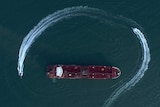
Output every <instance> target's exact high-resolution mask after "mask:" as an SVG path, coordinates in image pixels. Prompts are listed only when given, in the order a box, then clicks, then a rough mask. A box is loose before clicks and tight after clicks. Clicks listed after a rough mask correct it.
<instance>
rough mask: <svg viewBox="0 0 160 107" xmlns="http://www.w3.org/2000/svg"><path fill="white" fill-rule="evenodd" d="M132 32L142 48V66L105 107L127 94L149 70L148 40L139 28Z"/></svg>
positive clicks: (108, 100)
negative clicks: (121, 95)
mask: <svg viewBox="0 0 160 107" xmlns="http://www.w3.org/2000/svg"><path fill="white" fill-rule="evenodd" d="M132 31H133V32H134V34H135V35H136V36H137V38H138V39H139V41H140V44H141V48H142V53H143V56H142V64H141V66H140V68H139V70H138V72H137V73H136V75H135V76H134V77H133V78H132V79H131V80H130V81H129V82H127V83H126V84H124V85H122V86H120V87H119V88H117V89H116V90H115V91H114V92H113V93H112V94H111V96H110V97H109V98H108V99H107V100H106V101H105V103H104V105H103V107H110V105H111V104H112V103H113V102H114V101H115V100H116V99H117V98H118V97H119V96H120V94H122V93H124V92H126V91H127V90H129V89H131V87H133V86H134V85H135V84H136V83H138V82H139V80H140V79H141V78H142V77H143V76H144V73H145V72H146V71H147V69H148V64H149V62H150V50H149V47H148V43H147V40H146V39H145V36H144V34H143V33H142V32H141V31H140V30H139V29H137V28H132Z"/></svg>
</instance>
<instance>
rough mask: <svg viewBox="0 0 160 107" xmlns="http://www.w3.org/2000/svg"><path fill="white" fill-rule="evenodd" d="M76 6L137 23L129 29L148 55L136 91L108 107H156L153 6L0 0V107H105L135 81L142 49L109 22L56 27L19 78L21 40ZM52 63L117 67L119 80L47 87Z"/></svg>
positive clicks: (158, 53) (159, 80)
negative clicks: (44, 21) (141, 37)
mask: <svg viewBox="0 0 160 107" xmlns="http://www.w3.org/2000/svg"><path fill="white" fill-rule="evenodd" d="M74 6H88V7H94V8H98V9H101V10H103V11H105V12H106V13H109V14H112V16H115V17H117V18H120V17H122V16H123V17H126V19H127V20H129V19H131V20H132V21H135V23H137V25H138V26H137V25H135V26H134V27H138V28H139V29H140V30H141V31H142V32H143V33H144V35H145V38H146V40H147V42H148V45H149V49H150V54H151V60H150V63H149V66H148V70H147V71H146V72H145V74H144V76H143V77H142V78H141V79H140V81H139V82H138V83H137V84H136V85H135V86H133V87H131V88H130V89H129V88H126V89H125V90H128V91H126V92H123V93H121V94H119V95H118V97H117V99H116V100H115V101H113V102H112V103H111V105H110V106H111V107H159V106H160V68H159V66H160V62H159V59H160V49H159V48H160V30H159V29H160V25H159V24H160V20H159V19H160V12H159V10H160V1H158V0H155V1H151V0H150V1H144V0H143V1H138V2H137V1H129V0H123V1H118V2H117V1H112V0H110V1H108V0H101V1H98V0H77V1H76V0H66V1H65V0H48V1H46V0H39V1H36V0H26V1H23V0H12V1H9V0H5V1H0V60H1V61H0V107H107V104H106V103H105V101H107V99H108V98H109V97H110V96H112V94H114V93H113V92H115V90H116V89H118V88H119V87H120V86H123V85H124V84H125V83H127V82H128V81H130V80H131V79H132V78H133V77H134V76H135V75H136V73H137V72H138V69H139V67H140V66H141V62H142V56H143V51H142V49H141V45H140V43H139V39H137V37H136V36H135V34H134V33H133V32H132V31H131V30H129V29H128V28H125V27H124V26H122V25H123V24H121V25H120V24H119V22H118V21H117V22H116V21H115V20H114V19H112V18H111V19H110V20H112V21H113V22H114V23H111V22H110V21H107V22H104V21H103V20H100V19H96V18H91V17H87V16H75V17H71V18H68V19H64V20H61V21H59V22H57V23H56V24H55V25H54V26H51V27H49V28H47V29H46V30H45V31H44V32H43V33H42V34H41V36H40V37H39V38H38V39H37V40H36V41H35V42H34V43H33V45H32V47H31V48H30V50H29V52H28V54H27V56H26V59H25V62H24V64H25V67H24V76H23V78H22V79H21V78H20V77H19V76H18V71H17V63H18V52H19V48H20V45H21V43H22V41H23V38H24V37H25V36H26V35H27V34H28V33H29V31H30V30H31V29H33V27H34V26H36V25H37V24H38V23H39V21H40V20H41V19H43V18H44V17H46V16H47V15H48V14H51V13H54V12H56V11H58V10H62V9H64V8H67V7H74ZM123 21H124V22H125V20H124V19H123ZM132 21H131V22H132ZM131 22H128V23H127V24H128V25H129V24H130V23H131ZM127 24H126V25H127ZM128 25H127V27H128ZM130 27H132V26H130ZM50 64H78V65H109V66H117V67H119V68H120V69H121V71H122V75H121V76H120V77H119V78H118V79H115V80H56V82H53V81H52V80H51V79H48V78H47V77H46V68H47V66H48V65H50Z"/></svg>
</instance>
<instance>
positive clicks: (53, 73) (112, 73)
mask: <svg viewBox="0 0 160 107" xmlns="http://www.w3.org/2000/svg"><path fill="white" fill-rule="evenodd" d="M120 74H121V71H120V69H119V68H117V67H113V66H93V65H91V66H80V65H50V66H48V68H47V76H48V78H58V79H116V78H118V77H119V76H120Z"/></svg>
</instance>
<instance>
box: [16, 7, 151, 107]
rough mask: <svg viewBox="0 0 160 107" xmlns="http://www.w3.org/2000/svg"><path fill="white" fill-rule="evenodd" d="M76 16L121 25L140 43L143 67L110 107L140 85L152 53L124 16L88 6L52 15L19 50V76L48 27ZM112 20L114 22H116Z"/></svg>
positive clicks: (116, 94) (118, 91) (107, 103)
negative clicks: (135, 86) (27, 58)
mask: <svg viewBox="0 0 160 107" xmlns="http://www.w3.org/2000/svg"><path fill="white" fill-rule="evenodd" d="M74 16H88V17H91V18H94V19H98V20H100V21H102V22H104V23H107V24H111V25H113V24H116V25H120V26H122V27H125V28H127V29H130V30H132V31H133V33H134V34H135V35H136V37H137V38H138V39H139V41H140V44H141V48H142V53H143V55H142V63H141V66H140V68H139V70H138V71H137V73H136V75H135V76H134V77H133V78H132V79H131V80H130V81H129V82H127V83H126V84H124V85H122V86H120V87H119V88H117V89H116V90H115V91H114V92H113V93H112V94H111V96H110V97H109V98H108V99H107V100H106V101H105V103H104V105H103V106H104V107H109V106H110V105H111V104H112V102H113V101H115V100H116V99H117V98H118V97H119V95H120V94H122V93H124V92H125V91H126V90H129V89H130V88H131V87H132V86H134V85H135V84H136V83H138V81H139V80H140V79H141V78H142V77H143V76H144V73H145V72H146V70H147V69H148V64H149V62H150V51H149V47H148V44H147V40H146V39H145V36H144V34H143V33H142V32H141V31H140V30H139V29H138V28H137V27H139V25H138V24H137V23H136V22H134V21H133V20H131V19H127V18H124V17H122V16H113V15H111V14H107V13H106V12H104V11H102V10H100V9H97V8H90V7H87V6H77V7H71V8H65V9H63V10H59V11H57V12H55V13H53V14H50V15H48V16H47V17H45V18H43V19H42V20H41V21H40V22H39V23H38V24H37V25H36V26H35V27H34V28H33V29H32V30H31V31H30V32H29V33H28V34H27V36H26V37H25V38H24V39H23V42H22V44H21V47H20V50H19V58H18V67H17V70H18V75H19V76H20V77H22V76H23V69H24V60H25V57H26V55H27V53H28V51H29V48H30V47H31V45H32V44H33V43H34V41H35V40H36V39H37V38H38V37H39V36H40V35H41V33H43V32H44V31H45V30H46V29H47V28H48V27H50V26H53V25H54V24H55V23H57V22H59V21H61V20H63V19H67V18H71V17H74ZM112 20H114V22H113V21H112Z"/></svg>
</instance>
